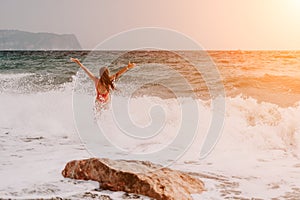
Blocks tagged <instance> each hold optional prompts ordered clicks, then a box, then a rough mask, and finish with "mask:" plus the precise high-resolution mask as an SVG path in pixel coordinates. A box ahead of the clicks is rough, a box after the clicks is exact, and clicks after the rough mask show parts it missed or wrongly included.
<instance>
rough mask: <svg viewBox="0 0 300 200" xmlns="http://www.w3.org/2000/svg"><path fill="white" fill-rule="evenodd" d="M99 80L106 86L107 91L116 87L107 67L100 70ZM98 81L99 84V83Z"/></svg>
mask: <svg viewBox="0 0 300 200" xmlns="http://www.w3.org/2000/svg"><path fill="white" fill-rule="evenodd" d="M99 76H100V78H99V82H100V83H101V84H102V85H103V86H104V87H105V89H106V90H107V91H109V90H110V89H113V90H114V89H115V86H114V84H113V82H112V81H111V80H110V77H109V71H108V68H107V67H101V68H100V70H99ZM99 82H98V84H99Z"/></svg>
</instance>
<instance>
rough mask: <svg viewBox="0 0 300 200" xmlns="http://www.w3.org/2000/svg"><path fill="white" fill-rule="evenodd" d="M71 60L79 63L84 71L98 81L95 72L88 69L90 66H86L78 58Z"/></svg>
mask: <svg viewBox="0 0 300 200" xmlns="http://www.w3.org/2000/svg"><path fill="white" fill-rule="evenodd" d="M70 60H71V61H72V62H75V63H77V64H78V65H79V66H80V67H81V69H83V71H85V73H86V74H87V75H88V76H89V77H90V79H92V80H93V81H94V82H96V81H97V78H96V77H95V76H94V74H93V73H92V72H90V70H88V68H86V67H85V66H84V65H83V64H82V63H81V62H80V61H79V60H78V59H77V58H70Z"/></svg>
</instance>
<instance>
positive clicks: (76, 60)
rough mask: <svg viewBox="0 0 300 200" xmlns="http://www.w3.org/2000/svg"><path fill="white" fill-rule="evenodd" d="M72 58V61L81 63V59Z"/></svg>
mask: <svg viewBox="0 0 300 200" xmlns="http://www.w3.org/2000/svg"><path fill="white" fill-rule="evenodd" d="M70 60H71V61H72V62H75V63H77V64H80V61H79V60H78V59H77V58H70Z"/></svg>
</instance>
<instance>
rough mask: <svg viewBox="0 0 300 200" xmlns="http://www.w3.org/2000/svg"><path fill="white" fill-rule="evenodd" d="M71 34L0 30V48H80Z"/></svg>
mask: <svg viewBox="0 0 300 200" xmlns="http://www.w3.org/2000/svg"><path fill="white" fill-rule="evenodd" d="M80 49H81V46H80V44H79V42H78V40H77V38H76V36H75V35H73V34H63V35H58V34H54V33H31V32H25V31H18V30H0V50H80Z"/></svg>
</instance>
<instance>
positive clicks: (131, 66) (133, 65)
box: [111, 62, 135, 80]
mask: <svg viewBox="0 0 300 200" xmlns="http://www.w3.org/2000/svg"><path fill="white" fill-rule="evenodd" d="M133 67H135V64H134V63H131V62H129V63H128V65H127V66H126V67H123V68H122V69H120V70H119V71H118V72H117V73H115V74H114V75H112V76H111V80H116V79H118V78H119V77H120V76H121V75H122V74H124V73H125V72H126V71H127V70H128V69H131V68H133Z"/></svg>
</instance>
